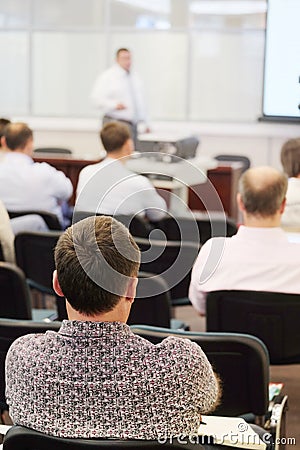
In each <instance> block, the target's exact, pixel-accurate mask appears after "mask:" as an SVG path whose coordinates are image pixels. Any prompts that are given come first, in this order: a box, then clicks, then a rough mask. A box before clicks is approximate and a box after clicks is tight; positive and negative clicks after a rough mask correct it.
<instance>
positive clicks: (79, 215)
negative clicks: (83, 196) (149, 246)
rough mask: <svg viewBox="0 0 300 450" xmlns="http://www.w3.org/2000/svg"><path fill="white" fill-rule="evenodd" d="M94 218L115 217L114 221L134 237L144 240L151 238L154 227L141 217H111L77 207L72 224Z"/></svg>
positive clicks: (119, 215)
mask: <svg viewBox="0 0 300 450" xmlns="http://www.w3.org/2000/svg"><path fill="white" fill-rule="evenodd" d="M93 216H95V217H96V216H109V217H114V219H116V220H118V221H119V222H121V223H123V225H125V226H126V227H127V228H128V229H129V231H130V233H131V234H132V235H133V236H138V237H142V238H147V237H148V236H149V233H150V231H151V230H152V228H153V227H152V226H151V225H150V224H149V223H148V222H146V220H145V219H144V218H143V217H140V216H139V215H135V216H133V215H124V214H122V215H121V214H118V215H114V216H110V215H108V214H101V213H93V212H89V211H77V210H76V207H75V209H74V213H73V219H72V223H77V222H79V221H80V220H83V219H86V218H87V217H93Z"/></svg>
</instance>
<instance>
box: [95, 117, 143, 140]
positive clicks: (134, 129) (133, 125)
mask: <svg viewBox="0 0 300 450" xmlns="http://www.w3.org/2000/svg"><path fill="white" fill-rule="evenodd" d="M108 122H120V123H123V124H124V125H127V126H128V128H129V131H130V133H131V137H132V140H133V142H134V147H135V148H136V144H137V123H133V122H129V121H128V120H121V119H115V118H114V117H111V116H109V115H106V114H105V116H104V117H103V120H102V125H105V124H106V123H108Z"/></svg>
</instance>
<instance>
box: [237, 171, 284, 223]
mask: <svg viewBox="0 0 300 450" xmlns="http://www.w3.org/2000/svg"><path fill="white" fill-rule="evenodd" d="M286 191H287V177H286V175H285V174H283V173H281V172H279V171H277V170H275V169H273V168H271V167H256V168H253V169H248V170H246V172H244V173H243V175H242V176H241V178H240V180H239V193H240V195H241V199H242V202H243V204H244V207H245V210H246V212H247V213H249V214H253V215H259V216H262V217H269V216H273V215H275V214H276V212H277V211H278V210H279V208H280V206H281V204H282V202H283V200H284V198H285V195H286Z"/></svg>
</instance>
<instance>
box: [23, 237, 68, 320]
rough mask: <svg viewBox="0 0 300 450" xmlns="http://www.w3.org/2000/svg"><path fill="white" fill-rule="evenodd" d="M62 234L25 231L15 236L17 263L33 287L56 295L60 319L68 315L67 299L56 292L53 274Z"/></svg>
mask: <svg viewBox="0 0 300 450" xmlns="http://www.w3.org/2000/svg"><path fill="white" fill-rule="evenodd" d="M61 234H62V232H59V231H52V232H48V233H47V232H46V233H38V232H24V233H19V234H17V236H16V237H15V252H16V262H17V265H18V266H19V267H20V268H21V269H22V270H23V272H24V273H25V276H26V279H27V283H28V284H29V286H30V287H31V288H34V289H37V290H38V291H40V292H41V293H43V294H46V295H53V296H55V297H56V304H57V311H58V317H59V319H62V318H65V317H66V309H65V301H64V299H62V298H61V297H58V296H57V295H56V294H55V292H54V290H53V288H52V275H53V271H54V269H55V262H54V248H55V246H56V243H57V241H58V239H59V237H60V236H61Z"/></svg>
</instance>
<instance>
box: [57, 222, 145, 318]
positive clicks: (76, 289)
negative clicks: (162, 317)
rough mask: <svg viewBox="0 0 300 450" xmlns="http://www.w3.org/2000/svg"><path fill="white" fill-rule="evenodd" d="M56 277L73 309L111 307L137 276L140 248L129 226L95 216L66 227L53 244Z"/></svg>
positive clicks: (97, 310) (99, 310) (85, 311)
mask: <svg viewBox="0 0 300 450" xmlns="http://www.w3.org/2000/svg"><path fill="white" fill-rule="evenodd" d="M55 264H56V269H57V277H58V281H59V284H60V287H61V289H62V292H63V293H64V295H65V297H66V299H67V300H68V302H69V303H70V305H71V306H72V308H73V309H75V310H76V311H78V312H80V313H83V314H86V315H90V316H93V315H95V314H98V313H104V312H108V311H111V310H112V309H113V308H114V307H115V306H116V305H117V303H118V302H119V300H120V298H121V297H122V296H123V295H124V294H125V292H126V288H127V286H128V282H129V277H136V276H137V274H138V270H139V265H140V251H139V248H138V246H137V245H136V243H135V241H134V240H133V238H132V236H131V234H130V233H129V230H128V229H127V228H126V227H125V226H124V225H123V224H121V223H120V222H118V221H117V220H115V219H113V218H112V217H106V216H95V217H88V218H87V219H84V220H81V221H80V222H78V223H76V224H74V225H73V226H72V227H70V228H68V229H67V230H66V231H65V232H64V233H63V234H62V236H61V237H60V238H59V240H58V243H57V245H56V248H55Z"/></svg>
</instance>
